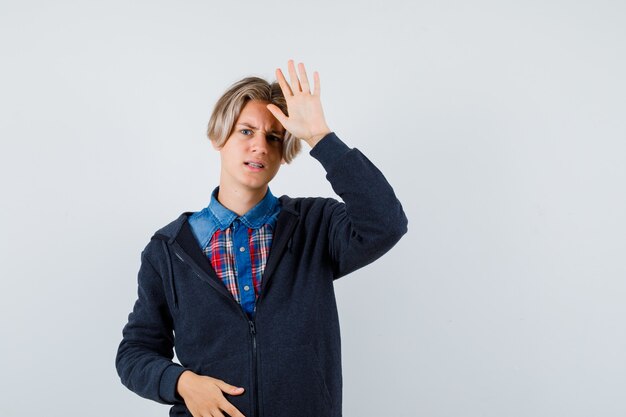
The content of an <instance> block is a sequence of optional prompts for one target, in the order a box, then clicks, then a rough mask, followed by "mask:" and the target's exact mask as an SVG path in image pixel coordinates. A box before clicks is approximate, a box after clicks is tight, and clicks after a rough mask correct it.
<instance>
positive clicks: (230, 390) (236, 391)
mask: <svg viewBox="0 0 626 417" xmlns="http://www.w3.org/2000/svg"><path fill="white" fill-rule="evenodd" d="M216 384H217V387H218V388H219V389H221V390H222V391H223V392H225V393H227V394H230V395H241V394H243V391H244V389H243V388H242V387H236V386H234V385H230V384H227V383H226V382H224V381H217V382H216Z"/></svg>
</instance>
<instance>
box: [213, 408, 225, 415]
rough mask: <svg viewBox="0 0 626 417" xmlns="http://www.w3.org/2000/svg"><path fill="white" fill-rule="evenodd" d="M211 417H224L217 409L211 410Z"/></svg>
mask: <svg viewBox="0 0 626 417" xmlns="http://www.w3.org/2000/svg"><path fill="white" fill-rule="evenodd" d="M211 417H224V414H222V412H221V411H220V410H219V409H215V410H211Z"/></svg>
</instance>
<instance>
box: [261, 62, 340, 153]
mask: <svg viewBox="0 0 626 417" xmlns="http://www.w3.org/2000/svg"><path fill="white" fill-rule="evenodd" d="M287 69H288V71H289V79H290V82H289V83H288V82H287V80H286V79H285V76H284V75H283V72H282V71H281V70H280V68H277V69H276V79H277V80H278V84H279V85H280V89H281V90H282V92H283V95H284V96H285V99H286V101H287V111H288V113H289V116H286V115H285V114H284V113H283V112H282V111H281V110H280V109H279V108H278V106H276V105H274V104H268V105H267V108H268V110H269V111H270V112H272V114H273V115H274V117H276V118H277V119H278V121H279V122H280V123H281V124H282V125H283V127H284V128H285V129H287V130H288V131H289V132H290V133H291V134H292V135H294V136H295V137H297V138H299V139H302V140H304V141H306V142H307V143H308V144H309V145H311V147H313V146H315V144H317V142H319V141H320V139H322V138H323V137H324V136H326V135H327V134H328V133H330V129H329V128H328V125H327V124H326V119H325V118H324V111H323V110H322V102H321V100H320V77H319V74H318V73H317V71H315V72H314V73H313V82H314V85H313V92H311V89H310V86H309V79H308V78H307V75H306V70H305V68H304V64H303V63H299V64H298V72H299V77H298V74H297V73H296V68H295V65H294V62H293V60H289V62H288V63H287Z"/></svg>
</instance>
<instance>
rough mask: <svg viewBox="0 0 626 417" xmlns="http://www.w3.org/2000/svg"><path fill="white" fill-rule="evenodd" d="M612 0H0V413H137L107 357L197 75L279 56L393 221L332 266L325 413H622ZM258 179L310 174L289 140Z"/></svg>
mask: <svg viewBox="0 0 626 417" xmlns="http://www.w3.org/2000/svg"><path fill="white" fill-rule="evenodd" d="M625 21H626V6H625V5H624V3H623V2H622V1H593V2H592V1H565V0H563V1H553V0H549V1H517V2H508V1H486V0H481V1H473V2H467V1H462V0H450V1H437V2H435V1H432V0H429V1H426V2H410V1H400V0H390V1H385V2H373V1H359V2H357V1H356V0H354V1H350V2H337V1H332V2H331V1H315V2H308V3H302V4H296V3H295V2H284V3H281V2H245V1H238V2H219V3H218V2H212V1H178V2H173V1H171V2H165V1H120V0H115V1H106V2H105V1H102V2H94V1H74V2H71V1H55V2H45V1H20V2H17V1H9V2H7V1H6V0H4V1H2V3H1V6H0V48H1V61H2V63H1V65H0V71H1V73H0V140H1V144H2V145H1V150H0V170H1V171H0V174H1V175H0V181H1V183H0V185H1V190H2V197H3V198H2V211H1V213H2V215H1V223H0V227H1V229H0V230H1V235H2V240H1V245H2V246H1V247H0V249H1V250H0V254H1V255H0V256H1V257H2V258H1V265H2V272H1V281H0V296H1V297H2V302H1V303H0V305H1V311H0V324H1V326H2V327H1V335H2V336H1V337H2V342H1V344H0V361H1V362H0V369H1V370H2V371H1V372H2V377H1V378H0V396H1V401H0V416H2V417H12V416H94V417H98V416H156V415H162V416H164V415H167V411H168V408H167V407H166V406H163V405H159V404H156V403H153V402H151V401H148V400H144V399H142V398H140V397H138V396H136V395H135V394H133V393H131V392H130V391H128V390H127V389H126V388H125V387H123V386H122V385H121V383H120V382H119V378H118V376H117V374H116V372H115V369H114V358H115V353H116V349H117V345H118V343H119V341H120V338H121V329H122V327H123V325H124V324H125V322H126V318H127V315H128V313H129V312H130V309H131V307H132V303H133V302H134V299H135V296H136V274H137V270H138V267H139V254H140V251H141V250H142V249H143V247H144V246H145V245H146V243H147V242H148V239H149V237H150V236H151V235H152V233H153V232H154V231H155V230H156V229H158V228H160V227H161V226H163V225H165V224H166V223H168V222H169V221H171V220H173V219H174V218H176V217H177V216H178V215H179V214H180V213H181V212H183V211H195V210H199V209H201V208H202V207H204V206H205V205H206V204H207V203H208V199H209V194H210V191H211V190H212V189H213V187H214V186H215V185H216V183H217V180H218V172H219V171H218V156H217V153H215V152H214V151H213V150H212V148H211V147H210V145H209V143H208V141H207V139H206V138H205V136H204V131H205V127H206V122H207V121H208V117H209V114H210V111H211V109H212V106H213V104H214V102H215V100H216V99H217V98H218V97H219V95H220V94H221V93H222V92H223V91H224V90H225V89H226V88H227V87H228V86H229V85H230V84H231V83H232V82H234V81H236V80H238V79H240V78H242V77H244V76H248V75H258V76H262V77H266V78H270V79H271V78H273V71H274V69H275V68H276V67H277V66H281V67H283V68H285V67H286V62H287V59H289V58H294V59H296V60H299V61H300V60H301V61H304V62H305V63H306V64H307V66H308V69H309V72H310V73H312V71H313V70H318V71H320V74H321V78H322V95H323V103H324V105H325V111H326V115H327V119H328V122H329V125H330V126H331V128H332V129H333V130H335V131H336V132H337V134H338V135H339V136H340V137H341V138H343V139H344V140H345V141H346V142H348V143H349V144H350V145H351V146H354V147H357V148H359V149H360V150H362V151H363V152H364V153H365V154H366V155H368V156H369V157H370V159H371V160H372V161H373V162H374V163H376V164H377V166H378V167H379V168H380V169H381V170H382V171H383V172H384V173H385V175H386V177H387V178H388V180H389V181H390V182H391V184H392V185H393V186H394V188H395V190H396V192H397V195H398V196H399V198H400V200H401V201H402V202H403V205H404V207H405V210H406V212H407V215H408V218H409V222H410V224H409V234H407V235H406V236H405V237H404V239H403V240H402V241H401V242H400V243H399V244H398V245H397V246H396V247H395V248H394V249H393V250H392V251H391V252H390V253H388V254H387V255H386V256H385V257H383V258H382V259H381V260H380V261H378V262H377V263H375V264H373V265H371V266H368V267H366V268H364V269H362V270H360V271H358V272H356V273H354V274H352V275H351V276H349V277H346V278H344V279H341V280H340V281H338V282H337V284H336V290H337V296H338V302H339V308H340V316H341V326H342V331H343V358H344V397H345V398H344V415H346V416H366V417H367V416H381V415H387V416H407V417H408V416H429V417H439V416H441V417H444V416H445V417H448V416H459V417H461V416H462V417H468V416H469V417H474V416H483V417H492V416H493V417H502V416H511V417H526V416H546V417H553V416H568V417H576V416H581V417H583V416H585V417H586V416H624V415H626V396H624V392H626V332H625V331H624V327H625V326H624V319H625V317H626V302H625V300H626V279H625V278H626V264H625V260H624V259H625V254H626V221H625V213H626V192H625V191H624V189H625V187H626V145H625V144H624V141H625V139H626V82H625V78H626V77H625V76H624V74H626V52H625V51H626V45H625V44H626V25H625V24H624V22H625ZM272 190H273V192H274V194H276V195H282V194H289V195H291V196H302V195H309V196H317V195H320V196H331V195H332V190H331V189H330V187H329V185H328V184H327V183H326V180H325V179H324V172H323V170H322V168H321V166H320V165H319V164H318V163H317V162H316V161H315V160H313V159H312V158H311V157H310V156H309V155H308V154H307V153H306V152H304V153H303V154H302V155H301V156H300V157H298V158H297V160H296V161H295V162H294V163H293V164H292V165H290V166H286V167H284V168H283V169H282V170H281V172H280V173H279V175H278V177H277V178H276V180H275V181H274V182H273V183H272Z"/></svg>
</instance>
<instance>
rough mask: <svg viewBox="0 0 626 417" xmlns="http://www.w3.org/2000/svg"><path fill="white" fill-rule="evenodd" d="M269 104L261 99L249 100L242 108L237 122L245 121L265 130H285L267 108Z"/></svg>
mask: <svg viewBox="0 0 626 417" xmlns="http://www.w3.org/2000/svg"><path fill="white" fill-rule="evenodd" d="M267 104H268V103H266V102H264V101H260V100H250V101H248V102H247V103H246V104H245V106H243V109H241V112H240V113H239V117H238V118H237V122H236V123H245V124H247V125H249V126H252V127H256V128H258V129H263V130H265V131H276V132H282V131H283V130H284V129H283V126H282V125H281V124H280V122H279V121H278V119H276V118H275V117H274V115H273V114H272V113H271V112H270V111H269V110H268V109H267V107H266V106H267Z"/></svg>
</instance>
